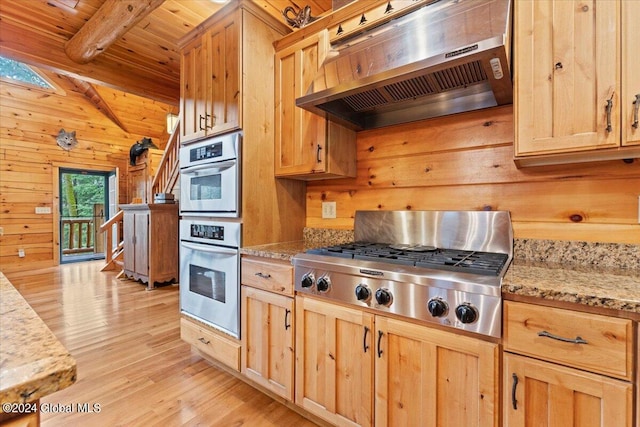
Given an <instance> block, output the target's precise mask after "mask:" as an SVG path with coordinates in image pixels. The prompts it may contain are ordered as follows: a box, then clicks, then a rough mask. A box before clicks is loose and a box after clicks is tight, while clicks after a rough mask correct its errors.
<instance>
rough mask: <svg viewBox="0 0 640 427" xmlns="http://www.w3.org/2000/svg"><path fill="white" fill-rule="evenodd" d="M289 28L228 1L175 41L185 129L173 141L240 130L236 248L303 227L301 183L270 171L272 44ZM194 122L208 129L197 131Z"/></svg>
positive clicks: (248, 0)
mask: <svg viewBox="0 0 640 427" xmlns="http://www.w3.org/2000/svg"><path fill="white" fill-rule="evenodd" d="M289 31H290V29H289V28H288V27H287V26H286V25H285V24H284V23H282V22H279V21H278V20H277V19H276V18H275V17H273V16H272V15H270V14H269V13H268V12H266V11H265V10H264V8H262V7H260V6H259V5H258V4H257V3H256V2H254V1H253V0H235V1H233V2H228V3H227V4H226V5H225V6H223V7H222V8H221V9H220V10H218V11H217V12H216V13H214V14H213V15H212V16H210V17H209V18H207V19H206V20H205V21H204V22H203V23H202V24H201V25H199V26H198V27H196V28H195V29H194V30H193V31H191V32H190V33H188V34H187V35H186V36H184V37H183V38H182V39H181V40H180V41H179V43H178V44H179V46H180V47H181V52H182V55H183V63H182V67H183V68H182V75H181V79H182V80H181V81H182V91H181V100H180V103H181V105H180V111H181V113H180V114H181V116H182V118H183V122H182V123H181V127H182V128H183V129H184V130H183V132H186V133H185V134H183V135H181V140H180V142H181V143H183V144H184V143H185V142H189V141H193V140H195V139H201V138H206V139H209V137H211V136H212V135H214V134H222V133H227V132H229V131H235V130H237V129H239V131H240V132H241V133H242V141H241V143H240V157H239V158H240V162H241V168H240V174H241V177H240V185H241V187H242V191H241V199H242V200H241V207H240V215H241V216H242V223H243V227H242V246H254V245H261V244H265V243H276V242H289V241H294V240H298V239H299V238H300V236H301V235H302V229H303V228H304V222H305V200H306V198H305V196H306V188H305V183H304V182H301V181H294V180H284V179H276V178H275V176H274V173H273V171H274V167H275V160H274V149H275V147H274V135H275V132H274V123H273V120H274V117H273V114H274V93H275V78H274V68H275V65H274V54H275V49H274V46H273V43H274V42H275V41H276V40H278V39H280V38H282V36H283V35H284V34H286V33H287V32H289ZM210 69H213V70H214V71H207V70H210ZM198 87H209V89H206V90H205V89H198ZM201 94H204V95H203V96H200V95H201ZM198 105H201V106H202V105H210V106H209V107H206V108H207V112H206V113H204V115H203V114H202V113H197V112H196V111H197V108H198V107H197V106H198ZM202 108H205V107H202ZM206 114H209V115H210V118H207V117H206ZM201 117H203V118H202V119H201ZM214 119H215V123H213V122H212V120H214ZM185 122H186V123H185ZM200 122H202V124H203V126H202V127H203V128H207V127H209V129H204V130H200V129H199V126H200ZM205 123H206V124H205Z"/></svg>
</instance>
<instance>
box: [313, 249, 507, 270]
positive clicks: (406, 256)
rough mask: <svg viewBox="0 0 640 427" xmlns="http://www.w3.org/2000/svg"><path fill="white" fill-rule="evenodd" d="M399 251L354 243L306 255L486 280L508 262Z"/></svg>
mask: <svg viewBox="0 0 640 427" xmlns="http://www.w3.org/2000/svg"><path fill="white" fill-rule="evenodd" d="M401 247H402V246H400V245H388V244H383V243H361V242H356V243H347V244H344V245H337V246H327V247H323V248H316V249H310V250H308V251H307V253H309V254H316V255H324V256H333V257H340V258H350V259H357V260H363V261H378V262H388V263H391V264H401V265H410V266H411V265H412V266H416V267H424V268H431V269H436V270H447V271H455V272H460V273H471V274H480V275H486V276H498V275H499V274H500V272H501V271H502V267H503V266H504V264H505V262H506V261H507V259H508V255H507V254H503V253H491V252H479V251H466V250H459V249H442V248H432V247H428V246H425V247H424V248H419V247H416V246H407V247H406V249H398V248H401Z"/></svg>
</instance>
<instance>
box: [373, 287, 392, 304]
mask: <svg viewBox="0 0 640 427" xmlns="http://www.w3.org/2000/svg"><path fill="white" fill-rule="evenodd" d="M392 300H393V296H392V295H391V292H389V289H385V288H380V289H378V290H377V291H376V301H378V304H380V305H386V306H389V305H391V301H392Z"/></svg>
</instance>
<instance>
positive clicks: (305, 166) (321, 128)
mask: <svg viewBox="0 0 640 427" xmlns="http://www.w3.org/2000/svg"><path fill="white" fill-rule="evenodd" d="M328 49H329V41H328V34H327V31H326V30H322V31H320V32H318V33H316V34H313V35H311V36H309V37H308V38H304V39H301V40H300V41H298V42H296V43H294V44H291V45H288V46H287V47H285V48H283V49H282V50H279V51H277V52H276V59H275V76H276V79H275V107H276V108H275V175H276V176H278V177H286V178H297V179H302V180H312V179H326V178H339V177H346V176H349V177H353V176H355V175H356V134H355V131H353V130H350V129H347V128H345V127H344V126H341V125H338V124H337V123H333V122H331V121H328V120H327V119H326V118H325V117H322V116H319V115H316V114H313V113H311V112H309V111H307V110H304V109H302V108H299V107H296V98H298V97H300V96H302V95H305V94H306V91H307V89H308V88H309V86H310V85H311V83H312V82H313V78H314V76H315V74H316V71H317V70H318V68H319V66H320V65H321V64H322V61H323V60H324V58H325V56H326V55H327V52H328Z"/></svg>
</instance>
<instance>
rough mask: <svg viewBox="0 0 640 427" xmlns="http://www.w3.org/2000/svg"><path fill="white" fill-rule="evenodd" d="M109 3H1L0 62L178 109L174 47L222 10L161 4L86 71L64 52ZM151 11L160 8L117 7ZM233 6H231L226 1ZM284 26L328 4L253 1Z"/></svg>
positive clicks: (197, 2)
mask: <svg viewBox="0 0 640 427" xmlns="http://www.w3.org/2000/svg"><path fill="white" fill-rule="evenodd" d="M110 1H113V0H1V1H0V55H1V56H5V57H8V58H11V59H15V60H18V61H21V62H24V63H26V64H29V65H32V66H35V67H38V68H40V69H43V70H47V71H49V72H53V73H56V74H60V75H65V76H70V77H72V78H73V79H79V80H82V81H84V82H86V83H89V84H91V85H98V86H105V87H107V88H110V89H112V90H116V91H122V92H124V93H129V94H133V95H137V96H139V97H141V98H146V99H149V100H153V101H156V102H161V103H164V104H168V105H170V106H177V105H178V101H179V97H180V89H179V83H180V55H179V51H178V46H177V41H178V40H180V39H181V38H182V37H183V36H185V35H186V34H187V33H188V32H189V31H191V30H193V29H194V28H196V27H197V26H198V25H199V24H200V23H201V22H203V21H204V20H205V19H207V18H208V17H209V16H211V15H212V14H213V13H215V12H216V11H218V10H219V9H220V8H221V7H222V6H223V5H220V4H218V3H214V2H212V1H210V0H164V1H163V2H162V4H161V5H160V6H158V7H157V8H155V9H153V10H152V11H151V12H150V13H148V14H147V15H146V16H144V17H143V18H142V19H141V20H140V21H139V22H137V23H136V24H135V25H134V26H132V27H131V28H129V29H127V30H126V32H125V33H124V34H123V35H121V36H119V37H118V38H117V39H116V40H115V42H113V43H112V44H111V45H109V47H108V48H106V49H105V50H104V51H102V52H101V53H100V54H99V55H97V56H95V58H93V59H92V60H90V61H89V62H88V63H86V64H81V63H78V62H75V61H73V60H72V59H70V58H69V56H68V55H67V54H66V53H65V45H66V44H67V42H68V41H69V40H70V39H71V38H72V37H73V36H74V35H75V34H76V33H78V31H80V30H81V28H82V27H83V26H84V25H85V24H86V23H87V22H88V21H89V20H90V19H91V17H92V16H94V14H96V12H98V10H99V9H100V8H101V6H103V4H104V3H105V2H110ZM117 1H122V2H124V1H128V2H130V3H133V4H136V5H140V4H144V3H146V4H151V3H153V2H154V1H157V0H117ZM229 1H236V0H229ZM252 1H253V2H254V3H256V4H258V5H259V6H260V7H262V8H264V10H266V11H267V12H268V13H270V14H272V15H273V16H275V17H277V18H278V19H279V20H280V21H282V22H284V19H283V16H282V10H284V9H285V8H286V7H287V6H293V7H295V8H296V9H299V8H301V7H304V6H306V5H309V6H310V7H311V10H312V15H313V16H319V15H321V14H323V13H324V12H326V11H328V10H330V9H331V4H332V0H304V1H303V2H299V1H297V0H252Z"/></svg>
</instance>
